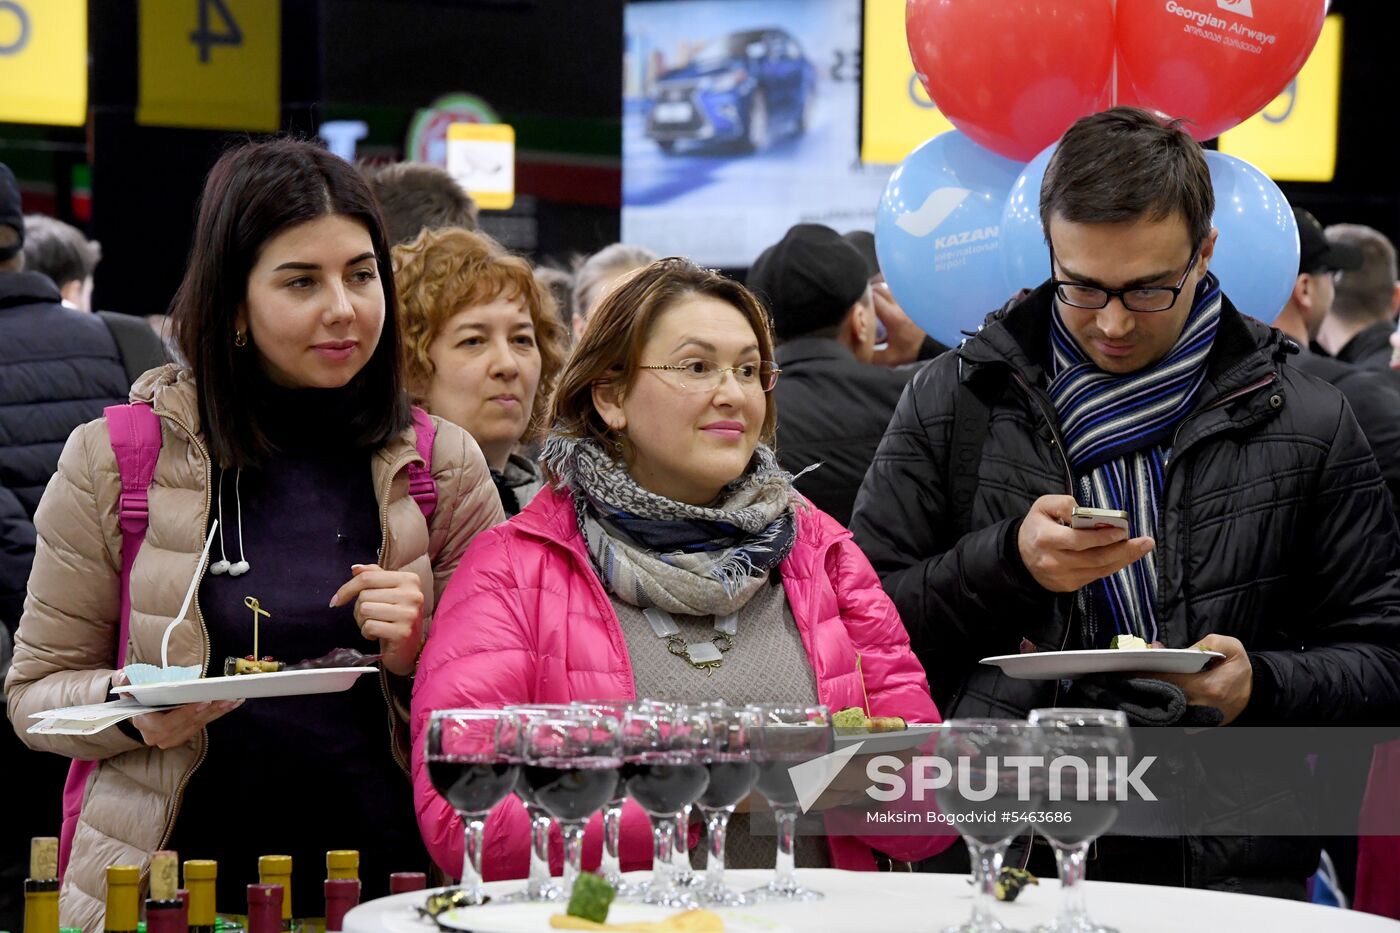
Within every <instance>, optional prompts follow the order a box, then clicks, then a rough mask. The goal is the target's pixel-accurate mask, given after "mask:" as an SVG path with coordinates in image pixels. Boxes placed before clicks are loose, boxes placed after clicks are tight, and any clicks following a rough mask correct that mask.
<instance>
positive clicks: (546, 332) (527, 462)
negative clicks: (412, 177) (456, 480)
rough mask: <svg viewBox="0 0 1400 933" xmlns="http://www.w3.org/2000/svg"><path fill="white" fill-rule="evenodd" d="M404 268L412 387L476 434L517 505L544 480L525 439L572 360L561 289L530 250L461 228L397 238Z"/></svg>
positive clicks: (403, 319)
mask: <svg viewBox="0 0 1400 933" xmlns="http://www.w3.org/2000/svg"><path fill="white" fill-rule="evenodd" d="M394 275H395V278H396V280H397V282H398V284H399V289H400V291H399V297H400V304H399V317H400V325H401V327H402V331H403V335H404V375H405V379H406V382H407V384H408V388H409V391H410V392H411V393H412V394H413V396H414V400H415V401H416V402H417V403H418V404H421V405H422V406H423V407H424V408H426V409H427V410H428V411H429V412H431V413H432V414H435V415H437V416H438V417H440V418H444V419H446V420H448V421H451V422H453V423H455V424H458V425H460V426H462V427H463V428H465V429H466V430H467V431H468V432H469V433H470V434H471V435H472V437H474V438H476V442H477V444H479V445H480V446H481V452H482V453H483V454H484V455H485V456H486V463H487V465H488V466H489V467H490V468H491V475H492V477H493V478H494V479H495V481H496V488H497V490H498V491H499V493H500V496H501V505H502V507H503V508H504V509H505V511H506V514H507V515H515V514H516V513H518V512H519V511H520V510H521V509H522V508H524V507H525V506H526V504H528V503H529V501H530V499H532V498H533V497H534V495H535V493H536V492H538V491H539V489H540V486H541V483H542V480H541V477H540V471H539V467H538V466H537V465H536V464H535V463H534V461H533V460H531V459H530V458H528V457H525V456H523V455H522V454H521V453H520V452H519V447H520V445H521V444H522V443H528V442H529V441H531V440H533V439H534V438H535V437H537V436H538V434H539V432H540V428H541V426H542V422H543V419H544V414H545V409H546V407H547V406H548V404H549V394H550V390H551V389H552V388H553V385H554V380H555V377H556V376H557V374H558V372H559V370H560V368H561V366H562V364H563V361H564V340H563V338H564V327H563V325H562V324H561V323H560V321H559V315H558V312H557V310H556V309H555V305H554V299H553V297H552V296H551V295H550V294H549V292H548V291H547V290H546V289H544V288H543V287H541V286H540V285H539V284H538V283H537V282H536V280H535V278H534V274H533V271H532V270H531V268H530V264H529V263H528V262H526V261H525V260H524V259H522V258H520V257H519V256H514V255H511V254H510V253H509V252H507V251H506V250H505V248H504V247H502V246H501V245H500V244H499V243H497V242H496V241H495V240H493V239H491V238H490V237H488V236H486V235H484V234H480V233H473V232H471V231H468V230H462V229H458V228H447V229H442V230H424V231H423V232H422V233H420V234H419V235H418V236H417V237H415V238H414V239H413V240H412V241H410V242H409V243H406V244H404V245H402V246H396V247H394Z"/></svg>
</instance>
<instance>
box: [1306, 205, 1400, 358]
mask: <svg viewBox="0 0 1400 933" xmlns="http://www.w3.org/2000/svg"><path fill="white" fill-rule="evenodd" d="M1326 234H1327V239H1329V240H1331V241H1333V242H1335V243H1338V244H1339V245H1341V246H1343V247H1346V248H1350V249H1352V250H1356V251H1359V252H1360V254H1361V257H1362V258H1361V266H1360V268H1358V269H1355V270H1350V269H1349V270H1347V271H1346V272H1343V273H1342V275H1341V277H1340V278H1339V279H1338V281H1337V283H1336V297H1334V298H1333V299H1332V310H1331V311H1329V312H1328V314H1327V317H1326V318H1325V319H1324V320H1323V322H1322V327H1321V329H1319V330H1318V332H1317V343H1318V345H1319V346H1320V347H1321V348H1322V349H1323V350H1325V351H1326V352H1327V353H1330V354H1331V355H1332V356H1335V357H1336V358H1337V359H1339V360H1341V361H1342V362H1344V363H1354V364H1356V365H1358V366H1364V367H1366V368H1368V369H1379V370H1383V371H1385V372H1387V373H1389V372H1391V367H1390V358H1391V348H1390V337H1391V335H1392V334H1393V333H1395V315H1396V313H1397V312H1400V282H1397V281H1396V278H1397V273H1396V264H1395V247H1394V245H1392V244H1391V242H1390V240H1388V239H1387V238H1386V236H1385V234H1383V233H1380V232H1379V231H1377V230H1372V229H1371V228H1370V227H1363V226H1361V225H1360V224H1334V225H1333V226H1330V227H1328V228H1327V230H1326ZM1394 378H1395V379H1396V380H1397V381H1396V383H1395V384H1396V385H1400V376H1395V377H1394Z"/></svg>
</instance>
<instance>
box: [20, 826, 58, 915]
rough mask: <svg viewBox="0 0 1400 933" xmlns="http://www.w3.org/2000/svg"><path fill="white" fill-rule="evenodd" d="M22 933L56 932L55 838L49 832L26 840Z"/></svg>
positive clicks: (56, 875) (56, 854) (56, 840)
mask: <svg viewBox="0 0 1400 933" xmlns="http://www.w3.org/2000/svg"><path fill="white" fill-rule="evenodd" d="M24 933H58V839H57V838H55V837H53V836H38V837H36V838H34V839H32V840H31V841H30V843H29V877H28V878H26V879H25V882H24Z"/></svg>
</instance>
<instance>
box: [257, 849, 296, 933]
mask: <svg viewBox="0 0 1400 933" xmlns="http://www.w3.org/2000/svg"><path fill="white" fill-rule="evenodd" d="M258 881H260V882H262V883H263V884H276V885H281V886H282V926H281V929H283V930H287V931H289V933H290V931H292V930H295V929H296V925H295V924H293V923H292V857H291V856H290V855H264V856H263V857H262V858H260V859H258ZM249 925H250V926H251V925H252V921H251V920H250V921H249Z"/></svg>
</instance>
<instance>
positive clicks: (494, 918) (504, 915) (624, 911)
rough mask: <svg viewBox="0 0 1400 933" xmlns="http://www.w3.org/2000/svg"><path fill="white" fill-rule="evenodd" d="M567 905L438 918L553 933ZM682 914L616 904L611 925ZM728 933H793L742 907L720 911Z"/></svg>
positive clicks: (459, 925) (467, 911)
mask: <svg viewBox="0 0 1400 933" xmlns="http://www.w3.org/2000/svg"><path fill="white" fill-rule="evenodd" d="M565 906H566V905H564V904H562V903H558V904H487V905H485V906H484V907H457V908H454V909H452V910H449V911H445V912H443V913H441V914H439V915H438V917H437V922H438V924H439V925H440V926H442V927H445V928H446V929H449V930H469V931H471V933H552V931H553V929H554V928H553V927H551V926H550V925H549V918H550V917H552V916H553V915H555V914H562V913H563V912H564V908H565ZM677 913H680V911H678V910H673V909H670V908H667V907H650V906H647V905H646V904H626V903H618V902H616V901H614V902H613V905H612V908H611V909H609V910H608V923H638V922H646V921H656V920H665V919H666V918H667V917H670V916H673V915H674V914H677ZM715 913H717V914H719V915H720V916H721V917H723V918H724V930H725V933H791V927H789V926H787V924H784V923H779V922H778V921H776V920H772V919H769V918H768V917H759V916H755V915H753V914H746V913H745V912H744V909H743V908H741V907H740V908H723V907H722V908H719V909H718V910H715Z"/></svg>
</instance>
